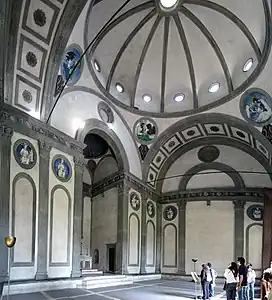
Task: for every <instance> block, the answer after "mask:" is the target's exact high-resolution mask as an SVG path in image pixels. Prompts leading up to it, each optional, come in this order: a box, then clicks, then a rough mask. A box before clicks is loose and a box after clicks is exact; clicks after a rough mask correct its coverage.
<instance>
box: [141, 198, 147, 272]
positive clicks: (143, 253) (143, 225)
mask: <svg viewBox="0 0 272 300" xmlns="http://www.w3.org/2000/svg"><path fill="white" fill-rule="evenodd" d="M146 207H147V197H143V196H142V215H141V265H140V274H145V273H146V269H145V266H146V235H147V227H146Z"/></svg>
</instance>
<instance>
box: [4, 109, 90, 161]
mask: <svg viewBox="0 0 272 300" xmlns="http://www.w3.org/2000/svg"><path fill="white" fill-rule="evenodd" d="M0 126H1V128H10V130H14V131H17V132H19V133H21V134H24V135H26V136H29V137H31V138H34V139H40V140H41V141H44V142H45V143H49V144H50V145H51V146H53V147H55V148H58V149H60V150H62V151H64V152H66V153H70V154H73V155H76V154H77V153H80V154H81V153H82V151H83V148H84V144H82V143H80V142H77V141H75V140H74V139H73V138H72V137H70V136H68V135H66V134H64V133H62V132H60V131H58V130H57V129H55V128H53V127H51V126H50V125H47V124H44V123H42V122H41V121H39V120H36V119H35V118H33V117H31V116H29V115H28V114H26V113H24V112H22V111H20V110H18V109H16V108H15V107H12V106H10V105H8V104H4V106H3V109H2V111H1V113H0ZM2 131H3V129H1V132H2Z"/></svg>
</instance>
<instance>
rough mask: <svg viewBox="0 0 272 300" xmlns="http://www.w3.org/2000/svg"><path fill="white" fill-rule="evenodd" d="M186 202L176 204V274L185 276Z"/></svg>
mask: <svg viewBox="0 0 272 300" xmlns="http://www.w3.org/2000/svg"><path fill="white" fill-rule="evenodd" d="M186 204H187V202H186V201H180V202H178V210H179V214H178V216H179V219H178V274H180V275H185V273H186V272H185V247H186Z"/></svg>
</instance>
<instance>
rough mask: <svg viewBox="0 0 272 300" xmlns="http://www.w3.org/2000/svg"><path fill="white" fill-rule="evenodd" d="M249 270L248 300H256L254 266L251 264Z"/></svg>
mask: <svg viewBox="0 0 272 300" xmlns="http://www.w3.org/2000/svg"><path fill="white" fill-rule="evenodd" d="M247 268H248V273H247V286H248V299H249V300H254V286H255V280H256V273H255V271H254V270H253V268H252V264H249V265H248V266H247Z"/></svg>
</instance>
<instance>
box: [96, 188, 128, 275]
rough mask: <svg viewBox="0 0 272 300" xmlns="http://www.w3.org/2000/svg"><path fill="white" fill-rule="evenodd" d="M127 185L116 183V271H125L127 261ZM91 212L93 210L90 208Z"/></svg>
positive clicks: (124, 272) (123, 272) (122, 272)
mask: <svg viewBox="0 0 272 300" xmlns="http://www.w3.org/2000/svg"><path fill="white" fill-rule="evenodd" d="M128 202H129V201H128V187H127V185H126V184H124V183H121V184H119V185H118V218H117V244H116V254H117V255H116V267H117V273H121V274H126V273H127V263H128ZM92 212H93V210H92Z"/></svg>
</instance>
